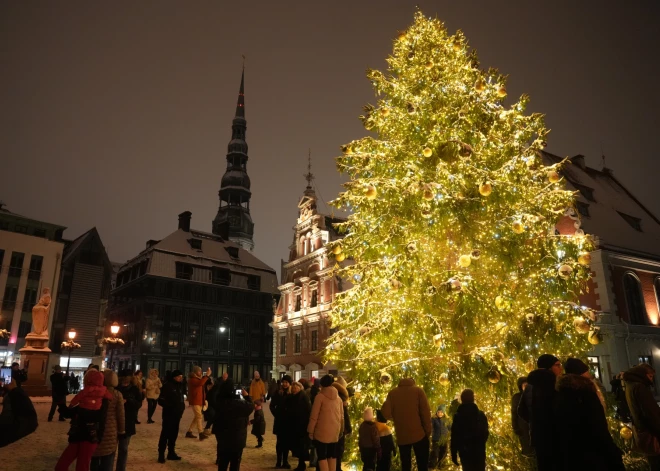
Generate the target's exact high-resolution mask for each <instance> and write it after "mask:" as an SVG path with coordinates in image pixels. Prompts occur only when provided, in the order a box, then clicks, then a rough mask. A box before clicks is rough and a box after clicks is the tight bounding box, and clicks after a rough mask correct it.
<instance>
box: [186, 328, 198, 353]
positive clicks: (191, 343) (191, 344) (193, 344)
mask: <svg viewBox="0 0 660 471" xmlns="http://www.w3.org/2000/svg"><path fill="white" fill-rule="evenodd" d="M186 346H187V347H188V348H192V349H197V330H196V329H193V330H189V331H188V335H187V336H186Z"/></svg>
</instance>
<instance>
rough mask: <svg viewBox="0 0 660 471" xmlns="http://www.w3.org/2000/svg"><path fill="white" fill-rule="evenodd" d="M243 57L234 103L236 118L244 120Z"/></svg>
mask: <svg viewBox="0 0 660 471" xmlns="http://www.w3.org/2000/svg"><path fill="white" fill-rule="evenodd" d="M244 91H245V56H243V73H242V74H241V88H240V89H239V90H238V102H237V103H236V118H243V119H245V93H244Z"/></svg>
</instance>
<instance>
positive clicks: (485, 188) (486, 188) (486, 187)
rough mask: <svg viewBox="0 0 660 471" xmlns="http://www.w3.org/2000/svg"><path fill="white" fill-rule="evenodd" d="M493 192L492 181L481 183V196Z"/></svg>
mask: <svg viewBox="0 0 660 471" xmlns="http://www.w3.org/2000/svg"><path fill="white" fill-rule="evenodd" d="M492 192H493V185H492V184H491V183H490V182H483V183H482V184H481V185H479V194H480V195H481V196H489V195H490V194H491V193H492Z"/></svg>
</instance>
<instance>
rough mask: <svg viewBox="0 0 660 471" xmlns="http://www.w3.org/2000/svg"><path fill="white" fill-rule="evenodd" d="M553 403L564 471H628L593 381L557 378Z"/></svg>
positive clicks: (580, 377)
mask: <svg viewBox="0 0 660 471" xmlns="http://www.w3.org/2000/svg"><path fill="white" fill-rule="evenodd" d="M555 389H556V390H557V394H556V395H555V401H554V414H555V420H556V423H557V426H558V428H559V430H561V433H558V434H557V442H556V443H557V445H558V446H557V448H556V450H555V452H556V453H558V454H559V455H560V457H559V458H560V463H561V465H560V468H561V469H562V470H564V471H579V470H584V469H598V470H604V471H608V470H609V471H615V470H616V471H625V467H624V466H623V461H622V458H621V450H619V448H617V446H616V445H615V444H614V441H613V440H612V437H611V435H610V432H609V428H608V425H607V419H606V418H605V412H604V411H603V406H602V405H601V403H600V400H599V398H598V394H597V393H596V385H595V384H594V382H593V381H592V380H591V379H589V378H585V377H583V376H579V375H574V374H565V375H563V376H560V377H559V378H558V379H557V384H556V386H555Z"/></svg>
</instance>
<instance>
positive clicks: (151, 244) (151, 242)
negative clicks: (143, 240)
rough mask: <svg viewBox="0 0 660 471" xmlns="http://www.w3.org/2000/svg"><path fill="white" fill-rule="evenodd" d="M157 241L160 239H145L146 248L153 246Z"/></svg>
mask: <svg viewBox="0 0 660 471" xmlns="http://www.w3.org/2000/svg"><path fill="white" fill-rule="evenodd" d="M158 242H160V240H154V239H149V240H148V241H147V249H148V248H151V247H153V246H154V245H156V244H157V243H158Z"/></svg>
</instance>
